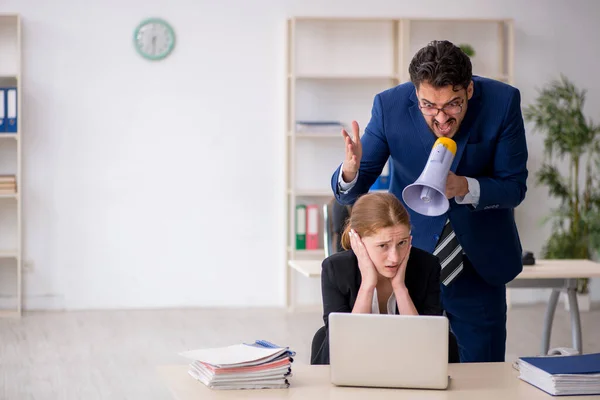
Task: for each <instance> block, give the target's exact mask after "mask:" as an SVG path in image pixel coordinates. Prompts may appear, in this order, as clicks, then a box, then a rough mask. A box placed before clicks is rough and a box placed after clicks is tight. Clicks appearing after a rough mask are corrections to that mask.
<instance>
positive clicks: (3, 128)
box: [0, 88, 6, 132]
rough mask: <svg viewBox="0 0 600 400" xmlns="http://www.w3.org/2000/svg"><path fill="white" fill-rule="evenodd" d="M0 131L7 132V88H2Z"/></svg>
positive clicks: (0, 97)
mask: <svg viewBox="0 0 600 400" xmlns="http://www.w3.org/2000/svg"><path fill="white" fill-rule="evenodd" d="M0 132H6V90H5V89H4V88H0Z"/></svg>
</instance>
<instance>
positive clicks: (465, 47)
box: [458, 43, 475, 57]
mask: <svg viewBox="0 0 600 400" xmlns="http://www.w3.org/2000/svg"><path fill="white" fill-rule="evenodd" d="M458 47H459V48H460V49H461V50H462V51H463V52H464V53H465V54H466V55H468V56H469V57H473V56H475V49H474V48H473V46H471V45H470V44H467V43H462V44H459V45H458Z"/></svg>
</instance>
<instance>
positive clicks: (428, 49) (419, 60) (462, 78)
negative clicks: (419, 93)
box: [408, 40, 473, 90]
mask: <svg viewBox="0 0 600 400" xmlns="http://www.w3.org/2000/svg"><path fill="white" fill-rule="evenodd" d="M408 72H409V74H410V80H411V81H412V83H413V84H414V85H415V86H416V87H417V89H418V88H419V85H420V84H421V83H422V82H427V83H429V84H430V85H432V86H433V87H436V88H441V87H444V86H448V85H452V87H453V88H454V90H460V89H466V88H467V87H468V86H469V83H470V82H471V78H472V76H473V72H472V66H471V59H470V58H469V56H467V55H466V54H465V52H464V51H462V50H461V49H460V47H458V46H456V45H454V44H453V43H451V42H449V41H447V40H434V41H432V42H430V43H429V44H428V45H427V46H425V47H423V48H422V49H421V50H419V51H418V52H417V54H415V56H414V57H413V59H412V61H411V62H410V65H409V67H408Z"/></svg>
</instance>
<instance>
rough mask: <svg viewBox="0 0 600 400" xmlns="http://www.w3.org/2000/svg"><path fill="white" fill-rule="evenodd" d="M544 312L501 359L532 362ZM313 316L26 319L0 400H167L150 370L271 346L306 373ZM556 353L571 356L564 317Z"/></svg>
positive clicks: (1, 376) (10, 343)
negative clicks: (193, 354) (232, 347)
mask: <svg viewBox="0 0 600 400" xmlns="http://www.w3.org/2000/svg"><path fill="white" fill-rule="evenodd" d="M543 313H544V307H543V306H529V307H526V308H513V309H512V310H511V311H510V312H509V317H508V342H507V359H510V360H512V359H514V358H516V357H517V356H518V355H536V354H537V353H538V350H539V344H540V334H541V329H542V321H543ZM321 325H322V320H321V316H320V314H319V313H318V312H297V313H294V314H288V313H286V312H284V311H281V310H269V309H266V310H263V309H258V310H257V309H249V310H246V309H234V310H206V309H202V310H161V311H154V310H152V311H150V310H149V311H90V312H48V313H42V312H36V313H26V314H25V315H24V316H23V318H21V319H18V320H13V319H0V399H2V400H4V399H8V400H13V399H15V400H16V399H18V400H27V399H52V400H58V399H85V400H93V399H111V400H117V399H136V400H138V399H139V400H155V399H156V400H158V399H169V398H170V397H169V393H168V392H167V390H166V389H165V388H164V387H163V385H162V382H160V381H159V380H158V379H157V377H156V374H155V370H154V368H155V366H157V365H159V364H165V363H185V360H184V359H182V358H180V357H179V356H178V355H177V353H178V352H180V351H183V350H188V349H193V348H199V347H210V346H220V345H228V344H234V343H239V342H243V341H252V340H255V339H267V340H271V341H273V342H275V343H278V344H282V345H289V346H291V347H292V348H293V349H294V350H296V351H297V352H298V356H297V359H298V361H300V362H304V363H307V362H308V359H309V354H310V342H311V340H312V335H313V333H314V332H315V331H316V330H317V329H318V328H319V327H320V326H321ZM582 325H583V332H584V335H583V346H584V352H587V353H589V352H600V335H599V334H598V332H600V310H596V311H591V312H587V313H583V314H582ZM551 346H552V347H556V346H571V334H570V325H569V315H568V314H567V313H566V312H565V311H564V310H563V309H562V308H561V307H560V305H559V309H558V310H557V314H556V317H555V322H554V331H553V337H552V342H551Z"/></svg>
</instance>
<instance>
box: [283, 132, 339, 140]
mask: <svg viewBox="0 0 600 400" xmlns="http://www.w3.org/2000/svg"><path fill="white" fill-rule="evenodd" d="M346 131H347V130H346ZM288 136H289V137H292V136H293V137H295V138H296V139H339V140H341V141H342V142H343V141H344V137H343V136H342V130H341V129H340V131H339V132H337V133H330V132H327V133H318V132H316V133H296V134H293V133H292V132H289V133H288Z"/></svg>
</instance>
